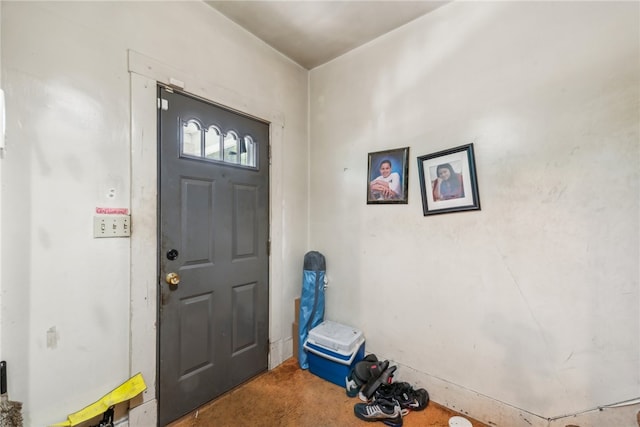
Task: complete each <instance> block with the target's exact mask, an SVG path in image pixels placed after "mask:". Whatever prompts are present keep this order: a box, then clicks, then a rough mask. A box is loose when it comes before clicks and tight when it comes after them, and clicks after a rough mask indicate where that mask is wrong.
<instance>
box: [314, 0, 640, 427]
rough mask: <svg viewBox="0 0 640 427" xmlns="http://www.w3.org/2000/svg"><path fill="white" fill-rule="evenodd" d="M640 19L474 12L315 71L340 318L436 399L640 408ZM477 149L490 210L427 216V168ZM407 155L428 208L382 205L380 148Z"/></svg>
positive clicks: (319, 233)
mask: <svg viewBox="0 0 640 427" xmlns="http://www.w3.org/2000/svg"><path fill="white" fill-rule="evenodd" d="M639 8H640V4H639V3H637V2H625V3H615V2H456V3H452V4H449V5H446V6H444V7H442V8H439V9H437V10H436V11H435V12H433V13H432V14H429V15H428V16H425V17H423V18H421V19H419V20H417V21H414V22H412V23H410V24H408V25H406V26H405V27H403V28H401V29H399V30H396V31H394V32H392V33H390V34H388V35H386V36H384V37H382V38H380V39H378V40H376V41H374V42H372V43H369V44H368V45H366V46H364V47H362V48H360V49H357V50H355V51H353V52H351V53H349V54H347V55H345V56H343V57H341V58H338V59H337V60H334V61H333V62H330V63H328V64H325V65H324V66H321V67H319V68H317V69H314V70H312V71H311V77H310V85H311V88H310V117H311V120H310V137H311V158H312V162H311V209H310V215H311V218H310V227H311V229H310V239H311V240H310V243H311V246H312V247H313V248H314V249H317V250H319V251H321V252H323V253H324V254H325V255H326V257H327V271H328V275H329V277H330V278H331V283H330V288H329V291H328V293H327V317H328V318H332V319H333V320H337V321H342V322H345V323H347V324H351V325H354V326H357V327H360V328H361V329H363V330H364V332H365V335H366V337H367V344H366V345H367V350H368V351H370V352H373V353H376V354H377V355H378V356H379V357H384V358H388V359H391V360H393V361H395V362H397V363H398V364H399V366H400V367H401V369H400V371H399V377H400V378H402V376H403V375H404V376H405V378H406V379H409V380H412V381H415V382H418V383H420V384H421V385H423V386H426V387H427V389H428V390H430V391H431V394H432V398H433V399H434V400H435V401H437V402H440V403H443V404H445V405H448V406H451V407H455V408H456V409H458V410H460V411H462V412H468V413H470V414H471V415H472V416H476V417H478V418H480V419H482V420H483V421H485V422H492V423H495V425H499V426H515V425H527V426H529V425H548V423H549V422H552V421H553V420H552V421H549V420H547V418H550V419H553V418H556V417H562V416H563V415H566V414H573V413H579V412H582V411H588V410H591V409H594V408H597V407H599V406H605V405H610V404H613V403H617V402H621V401H627V400H630V399H634V398H638V397H640V369H639V368H640V366H639V363H638V361H639V360H640V341H639V337H640V328H639V318H640V317H639V316H640V310H639V308H640V304H639V271H638V265H639V260H640V257H639V235H640V234H639V218H640V216H639V213H640V212H639V201H640V197H639V194H640V193H639V190H640V188H639V185H638V182H639V179H638V178H639V171H640V162H639V145H640V144H639V113H640V110H639V105H638V100H639V96H640V90H639V83H640V38H639V35H640V32H639V30H640V22H639V18H640V14H639V12H640V9H639ZM471 142H473V143H474V147H475V152H476V164H477V169H478V182H479V192H480V200H481V204H482V210H481V211H474V212H467V213H451V214H443V215H434V216H427V217H425V216H423V213H422V204H421V195H420V185H419V178H418V173H417V167H416V166H417V163H416V157H417V156H421V155H425V154H429V153H434V152H437V151H440V150H444V149H447V148H452V147H456V146H460V145H463V144H468V143H471ZM405 146H409V147H410V164H409V169H410V170H409V203H408V204H407V205H367V204H366V198H365V194H366V181H367V178H366V177H367V153H368V152H373V151H380V150H385V149H391V148H400V147H405ZM474 402H475V403H474ZM478 402H480V403H478ZM636 411H637V409H636ZM596 412H598V411H596ZM632 415H633V416H632ZM616 416H617V415H615V414H614V413H613V412H609V411H603V412H602V415H598V417H600V418H597V421H584V424H580V425H581V426H582V427H585V426H586V425H599V426H604V425H611V426H613V425H616V426H619V427H623V426H624V427H629V426H635V425H636V421H635V415H634V414H631V413H629V414H627V415H625V416H626V418H624V419H623V420H621V419H615V421H614V418H612V417H616ZM607 417H609V418H607ZM590 422H591V423H592V424H589V423H590ZM561 424H562V425H563V426H564V425H565V424H566V422H563V423H561ZM492 425H493V424H492Z"/></svg>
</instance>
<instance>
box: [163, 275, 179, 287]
mask: <svg viewBox="0 0 640 427" xmlns="http://www.w3.org/2000/svg"><path fill="white" fill-rule="evenodd" d="M164 280H165V281H166V282H167V283H168V284H169V285H173V286H178V284H179V283H180V276H178V273H167V276H166V277H165V278H164Z"/></svg>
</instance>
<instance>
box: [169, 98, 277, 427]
mask: <svg viewBox="0 0 640 427" xmlns="http://www.w3.org/2000/svg"><path fill="white" fill-rule="evenodd" d="M158 103H159V106H160V108H159V115H158V120H159V126H158V130H159V144H160V150H159V153H160V154H159V156H160V163H159V175H160V189H159V194H160V202H159V206H160V212H159V215H160V218H159V227H160V229H159V257H160V259H159V263H158V265H159V269H160V271H159V279H160V280H159V282H160V283H159V292H158V295H159V304H158V307H159V319H158V320H159V326H158V328H159V344H158V345H159V361H158V369H159V374H158V382H159V387H158V394H159V396H158V399H159V423H160V425H165V424H167V423H169V422H171V421H173V420H175V419H177V418H179V417H181V416H182V415H185V414H187V413H189V412H190V411H192V410H193V409H195V408H197V407H199V406H201V405H202V404H203V403H206V402H208V401H210V400H212V399H214V398H215V397H217V396H219V395H220V394H222V393H224V392H226V391H228V390H230V389H231V388H233V387H235V386H237V385H238V384H240V383H242V382H244V381H246V380H247V379H249V378H251V377H253V376H255V375H256V374H258V373H260V372H262V371H265V370H266V369H267V361H268V352H269V341H268V337H269V325H268V312H269V298H268V291H269V283H268V276H269V272H268V265H269V264H268V256H269V254H268V250H269V249H268V244H269V240H268V239H269V223H268V220H269V207H268V201H269V192H268V191H269V159H268V152H269V151H268V145H269V125H268V124H266V123H264V122H261V121H258V120H256V119H252V118H249V117H247V116H244V115H241V114H238V113H236V112H233V111H230V110H227V109H225V108H222V107H219V106H216V105H213V104H211V103H208V102H205V101H203V100H200V99H197V98H195V97H191V96H188V95H186V94H182V93H178V92H174V91H172V90H171V89H168V88H165V87H158Z"/></svg>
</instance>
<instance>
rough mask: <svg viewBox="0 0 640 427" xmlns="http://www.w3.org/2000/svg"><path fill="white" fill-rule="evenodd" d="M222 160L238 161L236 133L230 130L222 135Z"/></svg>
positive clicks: (228, 161)
mask: <svg viewBox="0 0 640 427" xmlns="http://www.w3.org/2000/svg"><path fill="white" fill-rule="evenodd" d="M224 161H225V162H227V163H238V134H236V133H235V132H234V131H232V130H231V131H229V132H227V133H226V134H225V136H224Z"/></svg>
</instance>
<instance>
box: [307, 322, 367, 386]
mask: <svg viewBox="0 0 640 427" xmlns="http://www.w3.org/2000/svg"><path fill="white" fill-rule="evenodd" d="M364 341H365V340H364V334H363V333H362V331H360V330H358V329H355V328H352V327H351V326H346V325H342V324H340V323H337V322H332V321H330V320H325V321H324V322H322V323H321V324H319V325H318V326H316V327H315V328H313V329H312V330H310V331H309V334H308V336H307V340H306V341H305V343H304V345H303V347H304V349H305V351H306V352H307V356H308V360H309V371H310V372H311V373H312V374H314V375H317V376H319V377H320V378H324V379H325V380H327V381H330V382H332V383H334V384H336V385H338V386H340V387H345V386H346V382H345V378H346V377H347V376H348V375H349V372H350V371H351V369H352V368H353V366H354V365H355V364H356V363H357V362H359V361H361V360H362V359H363V358H364Z"/></svg>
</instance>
